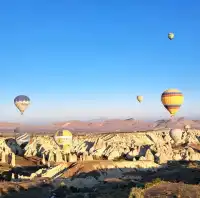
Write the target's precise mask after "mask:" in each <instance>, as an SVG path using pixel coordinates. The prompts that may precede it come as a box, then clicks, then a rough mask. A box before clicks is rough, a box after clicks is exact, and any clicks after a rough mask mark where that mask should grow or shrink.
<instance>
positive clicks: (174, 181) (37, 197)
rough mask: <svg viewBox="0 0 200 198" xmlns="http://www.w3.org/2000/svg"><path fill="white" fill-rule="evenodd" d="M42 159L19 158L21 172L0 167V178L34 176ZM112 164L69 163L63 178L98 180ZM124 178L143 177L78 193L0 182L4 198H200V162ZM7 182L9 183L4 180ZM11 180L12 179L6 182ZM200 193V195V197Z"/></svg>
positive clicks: (42, 183) (40, 181)
mask: <svg viewBox="0 0 200 198" xmlns="http://www.w3.org/2000/svg"><path fill="white" fill-rule="evenodd" d="M38 161H40V159H35V158H34V159H33V158H30V159H23V158H21V157H17V164H21V167H20V168H17V169H16V168H15V169H12V168H11V167H9V166H8V165H1V166H0V171H1V174H0V178H1V177H2V175H3V174H5V173H6V175H9V176H11V174H12V172H16V171H17V173H21V174H31V172H34V171H36V170H37V169H39V168H40V166H39V165H37V164H38ZM109 164H112V161H104V160H101V161H90V162H79V163H68V165H71V167H70V168H69V169H68V171H66V172H65V173H64V174H63V176H64V177H66V178H76V177H79V176H80V175H81V177H87V176H92V177H97V178H98V177H99V175H100V173H99V171H104V170H107V168H109ZM124 176H141V178H142V179H141V180H140V181H139V182H136V181H135V182H134V181H132V180H129V179H124V178H123V177H122V178H109V179H105V180H104V181H103V182H101V183H100V184H98V185H97V186H95V187H94V188H90V189H87V188H85V189H81V190H80V189H76V188H67V187H66V186H60V187H59V188H57V189H53V185H52V181H51V180H50V179H47V178H37V179H35V180H33V181H23V182H10V181H2V182H0V197H2V198H50V197H52V196H53V194H56V196H57V197H56V198H65V197H67V198H79V197H80V198H81V197H82V198H83V197H88V198H90V197H91V198H112V197H114V198H116V197H122V198H123V197H124V198H134V197H135V198H143V197H144V198H148V197H154V198H156V197H160V198H162V197H163V198H173V197H174V198H175V197H177V198H178V197H179V198H200V184H199V183H200V163H199V162H184V161H181V162H169V164H168V167H167V168H163V169H160V170H159V171H157V172H149V171H136V170H133V171H131V172H128V173H124ZM5 180H6V179H5ZM7 180H9V178H7ZM198 193H199V194H198Z"/></svg>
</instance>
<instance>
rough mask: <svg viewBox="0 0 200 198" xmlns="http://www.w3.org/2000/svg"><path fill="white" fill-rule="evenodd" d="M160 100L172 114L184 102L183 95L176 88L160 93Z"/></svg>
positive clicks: (172, 114)
mask: <svg viewBox="0 0 200 198" xmlns="http://www.w3.org/2000/svg"><path fill="white" fill-rule="evenodd" d="M161 101H162V103H163V105H164V107H165V108H166V109H167V111H169V113H170V115H171V116H174V115H175V114H176V113H177V112H178V110H179V109H180V107H181V105H182V104H183V102H184V96H183V94H182V93H181V92H180V91H179V90H178V89H168V90H166V91H164V92H163V93H162V95H161Z"/></svg>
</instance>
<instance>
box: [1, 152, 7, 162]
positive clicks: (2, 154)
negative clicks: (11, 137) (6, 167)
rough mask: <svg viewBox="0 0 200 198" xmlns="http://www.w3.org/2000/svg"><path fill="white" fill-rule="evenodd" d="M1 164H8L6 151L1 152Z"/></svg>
mask: <svg viewBox="0 0 200 198" xmlns="http://www.w3.org/2000/svg"><path fill="white" fill-rule="evenodd" d="M1 163H6V153H5V151H2V152H1Z"/></svg>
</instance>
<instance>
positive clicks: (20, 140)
mask: <svg viewBox="0 0 200 198" xmlns="http://www.w3.org/2000/svg"><path fill="white" fill-rule="evenodd" d="M14 133H15V139H16V142H17V144H18V145H19V146H21V145H22V144H26V143H29V141H30V135H29V134H28V133H25V132H23V131H22V129H20V128H19V127H17V128H16V129H15V130H14Z"/></svg>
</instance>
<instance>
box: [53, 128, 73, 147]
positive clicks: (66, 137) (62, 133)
mask: <svg viewBox="0 0 200 198" xmlns="http://www.w3.org/2000/svg"><path fill="white" fill-rule="evenodd" d="M54 140H55V142H56V143H57V145H58V146H59V147H60V148H61V149H65V148H69V147H70V146H71V144H72V133H71V132H70V131H68V130H58V131H57V132H56V133H55V135H54Z"/></svg>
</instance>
